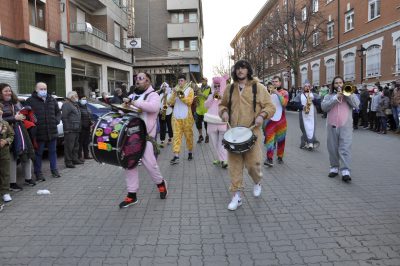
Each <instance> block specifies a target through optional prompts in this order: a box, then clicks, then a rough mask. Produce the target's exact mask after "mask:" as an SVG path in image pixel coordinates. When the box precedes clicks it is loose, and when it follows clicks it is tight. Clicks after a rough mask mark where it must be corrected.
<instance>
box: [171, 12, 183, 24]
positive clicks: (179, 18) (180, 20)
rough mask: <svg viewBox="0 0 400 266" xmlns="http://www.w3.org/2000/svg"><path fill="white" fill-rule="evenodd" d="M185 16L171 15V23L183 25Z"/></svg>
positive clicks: (180, 14) (181, 14) (179, 14)
mask: <svg viewBox="0 0 400 266" xmlns="http://www.w3.org/2000/svg"><path fill="white" fill-rule="evenodd" d="M184 21H185V16H184V14H183V13H171V23H183V22H184Z"/></svg>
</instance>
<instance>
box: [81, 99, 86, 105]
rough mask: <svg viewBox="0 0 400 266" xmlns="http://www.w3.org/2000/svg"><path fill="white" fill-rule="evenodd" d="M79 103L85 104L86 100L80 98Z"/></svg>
mask: <svg viewBox="0 0 400 266" xmlns="http://www.w3.org/2000/svg"><path fill="white" fill-rule="evenodd" d="M79 103H80V104H82V105H86V104H87V100H80V101H79Z"/></svg>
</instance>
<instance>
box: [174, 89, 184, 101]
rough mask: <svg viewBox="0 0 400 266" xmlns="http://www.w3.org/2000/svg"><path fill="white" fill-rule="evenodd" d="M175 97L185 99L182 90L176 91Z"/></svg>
mask: <svg viewBox="0 0 400 266" xmlns="http://www.w3.org/2000/svg"><path fill="white" fill-rule="evenodd" d="M176 95H177V96H178V97H179V99H182V98H184V97H185V93H184V92H183V90H177V91H176Z"/></svg>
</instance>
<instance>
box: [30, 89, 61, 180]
mask: <svg viewBox="0 0 400 266" xmlns="http://www.w3.org/2000/svg"><path fill="white" fill-rule="evenodd" d="M26 102H27V105H29V106H30V107H32V110H33V112H34V113H35V115H36V118H37V123H36V125H37V133H36V140H37V144H38V148H37V150H36V152H35V154H36V156H35V162H34V172H35V176H36V180H37V181H45V180H46V179H45V177H44V176H43V173H42V157H43V150H44V147H45V145H47V148H48V150H49V160H50V169H51V174H52V176H53V177H61V175H60V174H59V172H58V169H57V149H56V148H57V137H58V130H57V125H58V124H59V123H60V120H61V112H60V108H59V107H58V103H57V101H56V99H54V98H53V96H51V95H50V94H49V93H47V85H46V83H44V82H38V83H37V84H36V86H35V91H34V92H33V93H32V95H31V97H29V98H28V100H27V101H26Z"/></svg>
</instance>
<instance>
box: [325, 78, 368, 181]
mask: <svg viewBox="0 0 400 266" xmlns="http://www.w3.org/2000/svg"><path fill="white" fill-rule="evenodd" d="M343 88H344V81H343V78H342V77H341V76H337V77H335V78H334V79H333V80H332V85H331V89H330V93H329V94H328V95H326V96H325V97H324V100H323V101H322V104H321V108H322V110H323V111H324V112H327V113H328V117H327V123H326V127H327V145H328V152H329V161H330V170H329V174H328V176H329V177H335V176H337V175H338V174H339V170H340V171H341V174H342V180H343V181H344V182H350V181H351V177H350V171H351V143H352V138H353V108H356V109H358V106H359V104H360V100H359V99H358V98H357V97H356V96H355V95H354V94H353V93H350V94H349V93H348V92H345V91H344V90H343Z"/></svg>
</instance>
